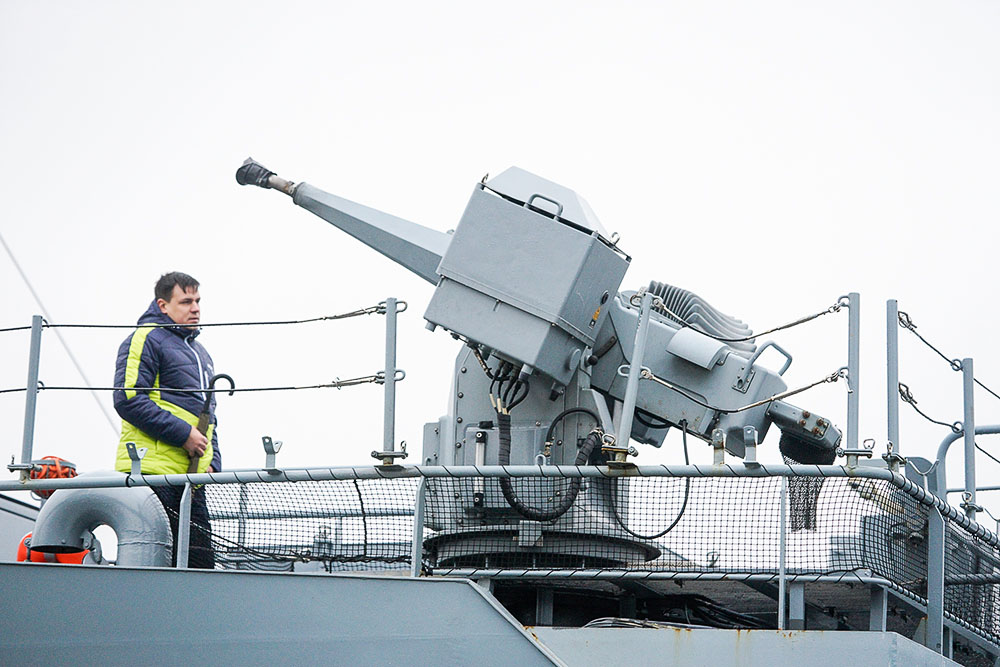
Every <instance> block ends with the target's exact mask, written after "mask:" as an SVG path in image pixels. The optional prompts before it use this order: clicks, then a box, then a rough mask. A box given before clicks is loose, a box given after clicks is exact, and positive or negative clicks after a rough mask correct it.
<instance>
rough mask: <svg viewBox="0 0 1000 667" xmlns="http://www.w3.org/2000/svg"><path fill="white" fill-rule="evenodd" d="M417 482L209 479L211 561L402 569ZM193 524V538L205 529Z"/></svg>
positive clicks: (267, 566)
mask: <svg viewBox="0 0 1000 667" xmlns="http://www.w3.org/2000/svg"><path fill="white" fill-rule="evenodd" d="M416 488H417V480H415V479H400V480H331V481H318V482H295V483H292V482H276V483H258V484H215V485H209V486H207V487H206V490H207V501H208V510H209V518H210V520H211V535H210V541H211V545H212V549H213V550H214V558H215V567H216V568H221V569H254V570H283V571H308V570H316V569H320V568H323V569H325V570H327V571H343V570H378V569H396V570H401V569H404V568H406V567H407V566H408V564H409V562H410V559H411V556H410V549H411V544H412V536H413V506H414V503H415V498H416ZM168 513H169V512H168ZM191 530H192V537H191V541H192V544H194V543H195V541H196V539H197V537H196V535H197V534H198V533H199V532H204V529H202V528H200V527H199V526H197V525H195V524H193V525H192V527H191ZM193 555H194V551H192V556H193Z"/></svg>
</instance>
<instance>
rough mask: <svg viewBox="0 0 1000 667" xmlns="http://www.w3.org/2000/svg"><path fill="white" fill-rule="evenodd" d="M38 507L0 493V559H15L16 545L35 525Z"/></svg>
mask: <svg viewBox="0 0 1000 667" xmlns="http://www.w3.org/2000/svg"><path fill="white" fill-rule="evenodd" d="M37 516H38V507H37V506H35V505H31V504H28V503H26V502H22V501H20V500H17V499H15V498H12V497H10V496H5V495H2V494H0V544H3V545H6V546H4V547H3V548H2V549H0V560H14V547H15V546H16V545H17V543H18V541H20V539H21V538H22V537H24V536H25V535H26V534H27V533H30V532H31V531H32V530H33V529H34V527H35V517H37Z"/></svg>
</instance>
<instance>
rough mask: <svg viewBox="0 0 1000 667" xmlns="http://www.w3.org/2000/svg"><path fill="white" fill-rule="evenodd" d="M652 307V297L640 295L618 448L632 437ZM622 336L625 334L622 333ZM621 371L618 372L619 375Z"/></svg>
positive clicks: (619, 427) (625, 444)
mask: <svg viewBox="0 0 1000 667" xmlns="http://www.w3.org/2000/svg"><path fill="white" fill-rule="evenodd" d="M652 306H653V295H652V294H649V293H648V292H647V293H646V294H643V295H642V304H641V305H640V306H639V326H637V327H636V329H635V337H634V338H635V341H634V343H633V347H632V349H633V350H634V352H633V353H632V360H631V363H630V364H629V369H628V381H627V382H626V384H625V400H624V401H623V402H622V419H621V423H619V424H618V439H617V443H616V444H617V445H618V446H619V447H628V439H629V436H630V435H632V417H633V416H634V415H635V399H636V396H638V395H639V374H640V373H641V372H642V361H643V355H644V353H645V352H646V335H647V334H648V333H649V313H650V309H651V308H652ZM622 333H623V334H624V333H626V332H622ZM620 374H621V370H619V375H620Z"/></svg>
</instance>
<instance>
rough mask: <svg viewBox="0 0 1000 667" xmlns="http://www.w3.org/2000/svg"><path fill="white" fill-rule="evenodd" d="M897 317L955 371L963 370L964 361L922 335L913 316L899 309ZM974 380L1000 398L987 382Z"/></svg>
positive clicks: (903, 325) (900, 324)
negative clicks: (943, 350) (953, 357)
mask: <svg viewBox="0 0 1000 667" xmlns="http://www.w3.org/2000/svg"><path fill="white" fill-rule="evenodd" d="M897 318H898V319H899V326H901V327H902V328H904V329H906V330H907V331H909V332H910V333H912V334H913V335H914V336H916V337H917V338H919V339H920V341H921V342H922V343H923V344H924V345H926V346H927V347H929V348H930V349H931V350H933V351H934V352H935V353H936V354H937V355H938V356H939V357H941V358H942V359H944V360H945V361H947V362H948V365H949V366H951V370H953V371H961V370H962V362H961V360H959V359H951V358H949V357H948V355H946V354H945V353H944V352H942V351H941V350H939V349H938V348H936V347H934V345H933V344H931V342H930V341H929V340H927V339H926V338H924V337H923V336H921V335H920V333H919V332H917V325H916V323H915V322H914V321H913V318H911V317H910V315H909V314H908V313H905V312H903V311H899V314H898V316H897ZM972 381H973V382H975V383H976V384H978V385H979V386H980V387H982V388H983V389H985V390H986V391H987V392H989V393H990V394H992V395H993V397H994V398H996V399H1000V394H998V393H997V392H995V391H993V390H992V389H990V388H989V387H987V386H986V385H985V384H983V383H982V382H980V381H979V380H978V379H976V378H975V377H973V378H972Z"/></svg>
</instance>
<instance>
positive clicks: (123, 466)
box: [115, 392, 215, 475]
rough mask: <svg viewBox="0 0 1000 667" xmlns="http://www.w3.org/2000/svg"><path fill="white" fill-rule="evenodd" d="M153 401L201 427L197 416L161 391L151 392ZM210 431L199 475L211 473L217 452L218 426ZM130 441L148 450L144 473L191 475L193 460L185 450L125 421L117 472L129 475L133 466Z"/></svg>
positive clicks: (119, 445) (143, 463)
mask: <svg viewBox="0 0 1000 667" xmlns="http://www.w3.org/2000/svg"><path fill="white" fill-rule="evenodd" d="M154 395H155V396H156V397H155V398H153V397H154ZM150 399H151V400H152V401H153V403H155V404H156V405H157V406H158V407H159V408H161V409H163V410H166V411H167V412H169V413H170V414H172V415H174V416H175V417H177V418H179V419H181V420H183V421H184V422H185V423H186V424H189V425H191V426H197V425H198V417H197V416H196V415H195V414H194V413H192V412H189V411H187V410H185V409H184V408H182V407H180V406H178V405H174V404H173V403H171V402H169V401H165V400H163V399H161V398H160V397H159V393H158V392H150ZM207 430H208V433H206V434H205V437H206V438H208V447H206V448H205V453H204V454H203V455H202V457H201V460H200V461H199V462H198V472H206V471H207V470H208V467H209V466H210V465H211V464H212V456H213V454H214V453H215V451H214V448H213V447H212V432H213V431H214V430H215V424H210V425H209V427H208V429H207ZM126 442H134V443H135V446H136V447H145V448H146V449H147V451H146V456H144V457H143V459H142V472H143V473H145V474H147V475H169V474H173V473H183V472H187V466H188V462H189V458H188V455H187V452H186V451H185V450H184V448H183V447H178V446H176V445H171V444H169V443H166V442H163V441H162V440H157V439H156V438H154V437H152V436H151V435H149V434H148V433H146V432H144V431H143V430H141V429H139V428H138V427H136V426H135V425H134V424H130V423H129V422H127V421H125V420H124V419H123V420H122V435H121V440H120V442H119V443H118V452H117V455H116V457H115V469H116V470H118V471H120V472H129V470H131V467H132V462H131V459H129V456H128V450H127V449H126V448H125V443H126Z"/></svg>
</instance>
